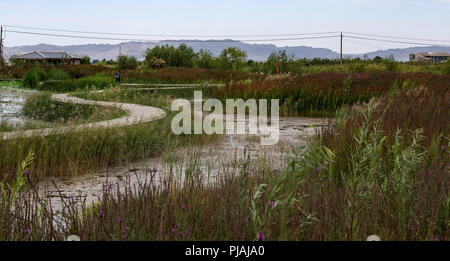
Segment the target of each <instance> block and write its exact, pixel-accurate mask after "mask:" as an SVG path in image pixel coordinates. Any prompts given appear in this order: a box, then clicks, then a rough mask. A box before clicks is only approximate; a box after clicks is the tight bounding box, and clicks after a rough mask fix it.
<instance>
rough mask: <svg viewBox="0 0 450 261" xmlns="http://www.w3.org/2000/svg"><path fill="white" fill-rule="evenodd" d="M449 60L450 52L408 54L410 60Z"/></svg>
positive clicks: (436, 61) (437, 61)
mask: <svg viewBox="0 0 450 261" xmlns="http://www.w3.org/2000/svg"><path fill="white" fill-rule="evenodd" d="M448 60H450V54H448V53H425V52H422V53H415V54H414V53H412V54H410V55H409V61H410V62H434V63H439V62H446V61H448Z"/></svg>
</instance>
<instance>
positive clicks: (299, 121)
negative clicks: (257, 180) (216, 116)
mask: <svg viewBox="0 0 450 261" xmlns="http://www.w3.org/2000/svg"><path fill="white" fill-rule="evenodd" d="M323 124H326V120H325V119H317V118H300V117H289V118H284V117H281V118H280V125H279V126H280V137H279V142H278V144H276V145H271V146H263V145H261V144H260V139H259V138H260V137H259V136H258V135H220V136H219V138H218V139H217V140H216V141H213V142H212V143H210V144H208V145H202V146H192V147H185V148H181V149H177V150H176V151H175V152H173V153H172V154H170V155H162V156H160V157H154V158H150V159H148V160H145V161H141V162H136V163H133V164H129V165H127V166H119V167H115V168H109V169H105V170H103V171H100V172H97V173H91V174H88V175H85V176H79V177H72V178H66V179H62V180H55V181H54V182H55V183H56V185H57V187H58V189H59V190H60V191H61V193H62V195H63V197H64V198H66V199H68V200H75V201H81V200H86V202H87V203H91V202H95V201H97V200H98V196H101V193H102V191H103V190H102V189H103V186H113V187H114V188H115V187H116V186H119V187H124V186H125V184H126V182H130V183H131V184H132V185H137V184H138V183H139V181H143V180H149V179H150V178H151V176H152V175H151V174H149V169H152V170H153V169H156V170H157V171H156V174H154V179H155V180H157V182H158V181H159V182H160V181H161V180H162V179H163V177H167V176H169V174H170V173H173V175H175V177H176V178H181V179H182V178H183V177H184V175H185V174H186V172H190V173H191V172H192V171H193V169H195V171H196V172H197V173H201V175H202V182H206V183H210V182H214V181H215V179H214V178H215V177H217V176H219V175H220V174H221V173H229V172H230V171H238V170H236V169H234V168H235V167H236V165H235V163H236V160H242V159H243V158H244V155H245V157H246V158H249V159H250V162H251V163H250V168H251V169H253V168H257V167H258V166H259V167H261V166H264V168H266V169H267V168H270V170H271V171H272V172H279V171H281V169H282V168H283V167H284V166H285V165H286V164H288V163H289V161H290V159H291V157H292V156H293V154H292V148H293V147H294V148H295V147H297V148H298V146H301V145H304V144H305V142H306V140H307V139H308V138H309V137H311V135H313V134H315V133H316V131H317V130H318V129H319V128H320V127H321V126H322V125H323ZM39 190H40V191H41V193H45V194H47V195H50V197H52V205H53V207H54V208H55V210H60V209H61V204H62V203H61V201H60V197H59V195H57V193H56V192H55V191H56V188H55V187H54V185H53V184H52V181H51V180H50V179H48V180H44V181H42V182H41V183H40V184H39Z"/></svg>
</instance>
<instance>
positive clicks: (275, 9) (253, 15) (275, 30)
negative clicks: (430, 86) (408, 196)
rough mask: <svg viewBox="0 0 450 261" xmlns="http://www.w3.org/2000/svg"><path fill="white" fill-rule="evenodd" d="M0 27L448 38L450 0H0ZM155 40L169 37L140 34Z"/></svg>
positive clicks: (13, 38) (22, 41)
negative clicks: (347, 34) (339, 32)
mask: <svg viewBox="0 0 450 261" xmlns="http://www.w3.org/2000/svg"><path fill="white" fill-rule="evenodd" d="M0 24H3V25H16V26H29V27H43V28H52V29H68V30H81V31H99V32H117V33H140V34H166V35H174V34H182V35H242V34H251V35H254V34H290V33H315V32H331V31H350V32H358V33H368V34H384V35H393V36H402V37H403V36H404V37H412V38H427V39H440V40H441V39H442V40H449V41H450V0H309V1H306V0H305V1H302V0H297V1H295V0H292V1H287V0H277V1H267V0H209V1H206V0H191V1H182V0H164V1H161V0H159V1H149V0H146V1H144V0H123V1H117V0H89V1H87V0H65V1H60V0H40V1H36V0H34V1H31V0H28V1H27V0H2V1H1V3H0ZM8 29H10V30H22V31H24V30H25V29H13V28H7V30H8ZM28 31H30V30H28ZM60 34H61V33H60ZM72 34H74V33H72ZM91 36H92V35H91ZM109 37H115V36H109ZM123 38H133V37H130V36H123ZM134 38H136V37H134ZM140 38H143V37H140ZM162 38H167V39H173V38H169V37H153V38H151V37H146V38H145V39H149V40H151V39H154V40H158V39H162ZM266 38H271V37H266ZM272 38H273V37H272ZM275 38H277V37H275ZM191 39H192V38H191ZM198 39H205V38H198ZM236 39H238V38H236ZM247 39H248V37H247ZM350 40H351V41H353V42H350ZM118 42H120V41H111V40H92V39H72V38H57V37H50V36H37V35H20V34H16V33H12V32H9V33H7V34H6V39H5V45H6V46H17V45H29V44H37V43H51V44H58V45H70V44H84V43H118ZM271 43H274V44H275V45H277V46H287V45H289V46H293V45H307V46H313V47H326V48H330V49H333V50H335V51H337V50H338V48H339V40H338V38H336V39H316V40H295V41H271ZM447 44H450V42H448V43H447ZM406 46H408V45H405V44H396V43H384V42H371V41H365V40H357V39H345V37H344V53H361V52H367V51H373V50H376V49H387V48H400V47H406Z"/></svg>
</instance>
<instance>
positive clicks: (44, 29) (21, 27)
mask: <svg viewBox="0 0 450 261" xmlns="http://www.w3.org/2000/svg"><path fill="white" fill-rule="evenodd" d="M3 26H4V27H11V28H19V29H28V30H39V31H52V32H66V33H81V34H100V35H118V36H120V35H122V36H146V37H199V38H205V37H235V38H240V37H282V36H300V35H321V34H336V33H339V32H318V33H289V34H252V35H251V34H248V35H176V34H175V35H174V34H130V33H113V32H94V31H79V30H63V29H49V28H42V27H28V26H16V25H3Z"/></svg>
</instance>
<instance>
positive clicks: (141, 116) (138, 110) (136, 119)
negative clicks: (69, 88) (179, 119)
mask: <svg viewBox="0 0 450 261" xmlns="http://www.w3.org/2000/svg"><path fill="white" fill-rule="evenodd" d="M52 99H53V100H55V101H59V102H66V103H74V104H88V105H99V106H111V107H117V108H119V109H122V110H125V111H127V115H126V116H124V117H121V118H117V119H113V120H107V121H100V122H93V123H87V124H81V125H76V126H67V127H61V128H45V129H35V130H25V131H13V132H6V133H2V134H0V137H1V138H2V139H4V140H8V139H14V138H16V137H26V138H28V137H33V136H36V135H39V136H48V135H52V134H62V133H65V132H69V131H81V130H83V129H86V128H99V127H122V126H128V125H134V124H137V123H144V122H151V121H156V120H160V119H163V118H164V117H166V115H167V114H166V112H165V111H164V110H163V109H160V108H156V107H152V106H144V105H138V104H130V103H118V102H105V101H92V100H85V99H81V98H76V97H72V96H69V94H67V93H65V94H53V95H52Z"/></svg>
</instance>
